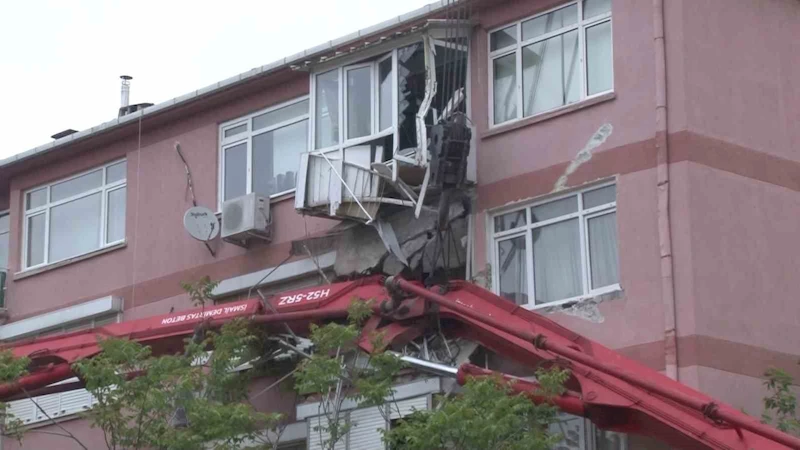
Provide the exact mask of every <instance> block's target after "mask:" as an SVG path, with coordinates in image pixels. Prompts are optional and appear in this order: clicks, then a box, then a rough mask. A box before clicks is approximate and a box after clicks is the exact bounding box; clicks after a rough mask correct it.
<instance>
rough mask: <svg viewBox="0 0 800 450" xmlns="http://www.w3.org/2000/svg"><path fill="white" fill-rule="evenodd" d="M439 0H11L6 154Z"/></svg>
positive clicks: (4, 88)
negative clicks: (126, 93)
mask: <svg viewBox="0 0 800 450" xmlns="http://www.w3.org/2000/svg"><path fill="white" fill-rule="evenodd" d="M432 1H433V0H401V1H397V0H294V1H279V0H261V1H255V0H254V1H243V0H226V1H215V2H210V1H205V0H191V1H189V0H159V1H154V0H129V1H128V2H122V1H116V0H70V1H63V0H56V1H43V0H25V1H2V2H0V104H2V107H0V124H2V125H0V130H2V135H3V138H2V140H1V141H0V159H3V158H7V157H9V156H12V155H14V154H16V153H21V152H24V151H26V150H29V149H31V148H34V147H36V146H39V145H42V144H46V143H48V142H50V141H52V138H50V136H51V135H53V134H55V133H57V132H59V131H62V130H65V129H68V128H72V129H75V130H79V131H80V130H84V129H86V128H91V127H93V126H96V125H99V124H100V123H102V122H106V121H108V120H111V119H113V118H115V117H116V115H117V110H118V108H119V102H120V93H119V92H120V79H119V76H120V75H123V74H124V75H131V76H133V81H132V82H131V98H130V102H131V104H134V103H144V102H148V103H160V102H162V101H165V100H169V99H171V98H173V97H178V96H180V95H183V94H186V93H188V92H191V91H194V90H196V89H199V88H202V87H205V86H208V85H210V84H212V83H216V82H217V81H221V80H224V79H226V78H228V77H231V76H234V75H238V74H239V73H242V72H245V71H247V70H250V69H252V68H254V67H258V66H261V65H264V64H267V63H270V62H273V61H275V60H277V59H280V58H283V57H284V56H289V55H292V54H295V53H297V52H300V51H303V50H305V49H307V48H311V47H314V46H316V45H318V44H321V43H324V42H326V41H329V40H331V39H335V38H338V37H340V36H343V35H346V34H349V33H352V32H354V31H357V30H359V29H361V28H366V27H368V26H370V25H374V24H376V23H379V22H382V21H384V20H387V19H391V18H394V17H396V16H398V15H400V14H403V13H406V12H409V11H413V10H415V9H417V8H419V7H421V6H424V5H426V4H428V3H431V2H432Z"/></svg>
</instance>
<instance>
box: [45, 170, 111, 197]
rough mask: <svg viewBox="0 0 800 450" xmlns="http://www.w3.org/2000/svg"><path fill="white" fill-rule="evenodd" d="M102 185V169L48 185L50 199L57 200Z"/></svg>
mask: <svg viewBox="0 0 800 450" xmlns="http://www.w3.org/2000/svg"><path fill="white" fill-rule="evenodd" d="M102 185H103V171H102V170H95V171H94V172H91V173H87V174H86V175H81V176H79V177H78V178H73V179H71V180H69V181H64V182H61V183H58V184H54V185H53V186H51V187H50V201H51V202H57V201H59V200H63V199H65V198H69V197H72V196H73V195H77V194H80V193H82V192H86V191H89V190H92V189H94V188H99V187H100V186H102Z"/></svg>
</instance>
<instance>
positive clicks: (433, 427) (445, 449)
mask: <svg viewBox="0 0 800 450" xmlns="http://www.w3.org/2000/svg"><path fill="white" fill-rule="evenodd" d="M567 376H568V372H566V371H562V370H552V371H539V372H538V374H537V380H538V381H539V383H540V384H541V385H542V392H541V394H543V395H545V396H549V395H559V394H560V393H561V392H562V391H563V383H564V382H565V381H566V378H567ZM557 412H558V411H557V409H556V408H555V407H554V406H553V405H550V404H547V403H543V404H539V405H537V404H534V403H533V402H531V401H530V399H528V398H527V397H525V396H524V395H519V394H514V393H513V391H512V389H511V386H510V385H509V384H508V383H506V382H504V381H503V380H502V379H494V378H488V377H485V378H478V379H471V380H469V381H468V382H467V383H466V385H465V386H464V390H463V392H462V393H461V394H460V395H458V396H454V397H450V398H441V399H440V405H439V406H438V408H435V409H433V410H426V411H416V412H414V413H413V414H412V415H411V416H409V417H407V418H405V419H401V421H400V422H399V424H398V425H397V426H396V427H394V428H393V429H391V430H389V431H388V432H386V433H385V435H384V439H385V441H386V442H387V443H388V444H389V447H390V448H392V449H402V450H451V449H458V450H547V449H551V448H553V446H554V445H555V444H557V443H558V442H559V441H560V440H561V439H562V436H561V435H559V434H557V433H551V432H550V430H549V428H548V427H549V425H551V424H553V423H555V422H556V421H557Z"/></svg>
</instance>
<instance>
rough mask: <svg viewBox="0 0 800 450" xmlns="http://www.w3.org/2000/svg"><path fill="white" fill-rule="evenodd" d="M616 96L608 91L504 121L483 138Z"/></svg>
mask: <svg viewBox="0 0 800 450" xmlns="http://www.w3.org/2000/svg"><path fill="white" fill-rule="evenodd" d="M615 98H617V94H616V92H613V91H612V92H606V93H605V94H600V95H598V96H596V97H590V98H587V99H585V100H582V101H580V102H577V103H572V104H570V105H566V106H562V107H560V108H556V109H553V110H551V111H547V112H543V113H541V114H536V115H535V116H531V117H526V118H524V119H519V120H516V121H514V122H511V123H504V124H501V125H497V126H494V127H491V128H489V129H488V130H486V131H484V132H483V133H481V139H486V138H490V137H492V136H496V135H498V134H503V133H507V132H509V131H513V130H516V129H519V128H523V127H527V126H530V125H533V124H535V123H539V122H544V121H545V120H550V119H553V118H555V117H559V116H563V115H564V114H569V113H572V112H575V111H578V110H581V109H584V108H588V107H590V106H594V105H597V104H598V103H604V102H607V101H610V100H614V99H615Z"/></svg>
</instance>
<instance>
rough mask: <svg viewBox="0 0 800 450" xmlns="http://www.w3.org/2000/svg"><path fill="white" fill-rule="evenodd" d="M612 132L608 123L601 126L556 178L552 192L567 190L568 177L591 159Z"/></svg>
mask: <svg viewBox="0 0 800 450" xmlns="http://www.w3.org/2000/svg"><path fill="white" fill-rule="evenodd" d="M613 131H614V127H613V126H611V124H610V123H606V124H603V125H602V126H601V127H600V128H598V129H597V131H596V132H595V133H594V134H593V135H592V137H591V138H589V142H587V143H586V145H585V146H584V147H583V148H582V149H581V151H579V152H578V154H577V155H575V158H574V159H573V160H572V161H570V163H569V165H568V166H567V169H566V170H565V171H564V174H563V175H561V176H560V177H559V178H558V181H556V184H555V185H554V186H553V192H558V191H562V190H564V189H566V188H567V179H568V178H569V176H570V175H572V174H573V173H574V172H575V171H576V170H578V167H580V166H581V165H583V164H584V163H585V162H587V161H589V160H590V159H592V151H593V150H594V149H596V148H597V147H599V146H600V145H601V144H603V143H604V142H605V141H606V139H608V137H609V136H611V133H612V132H613Z"/></svg>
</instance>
